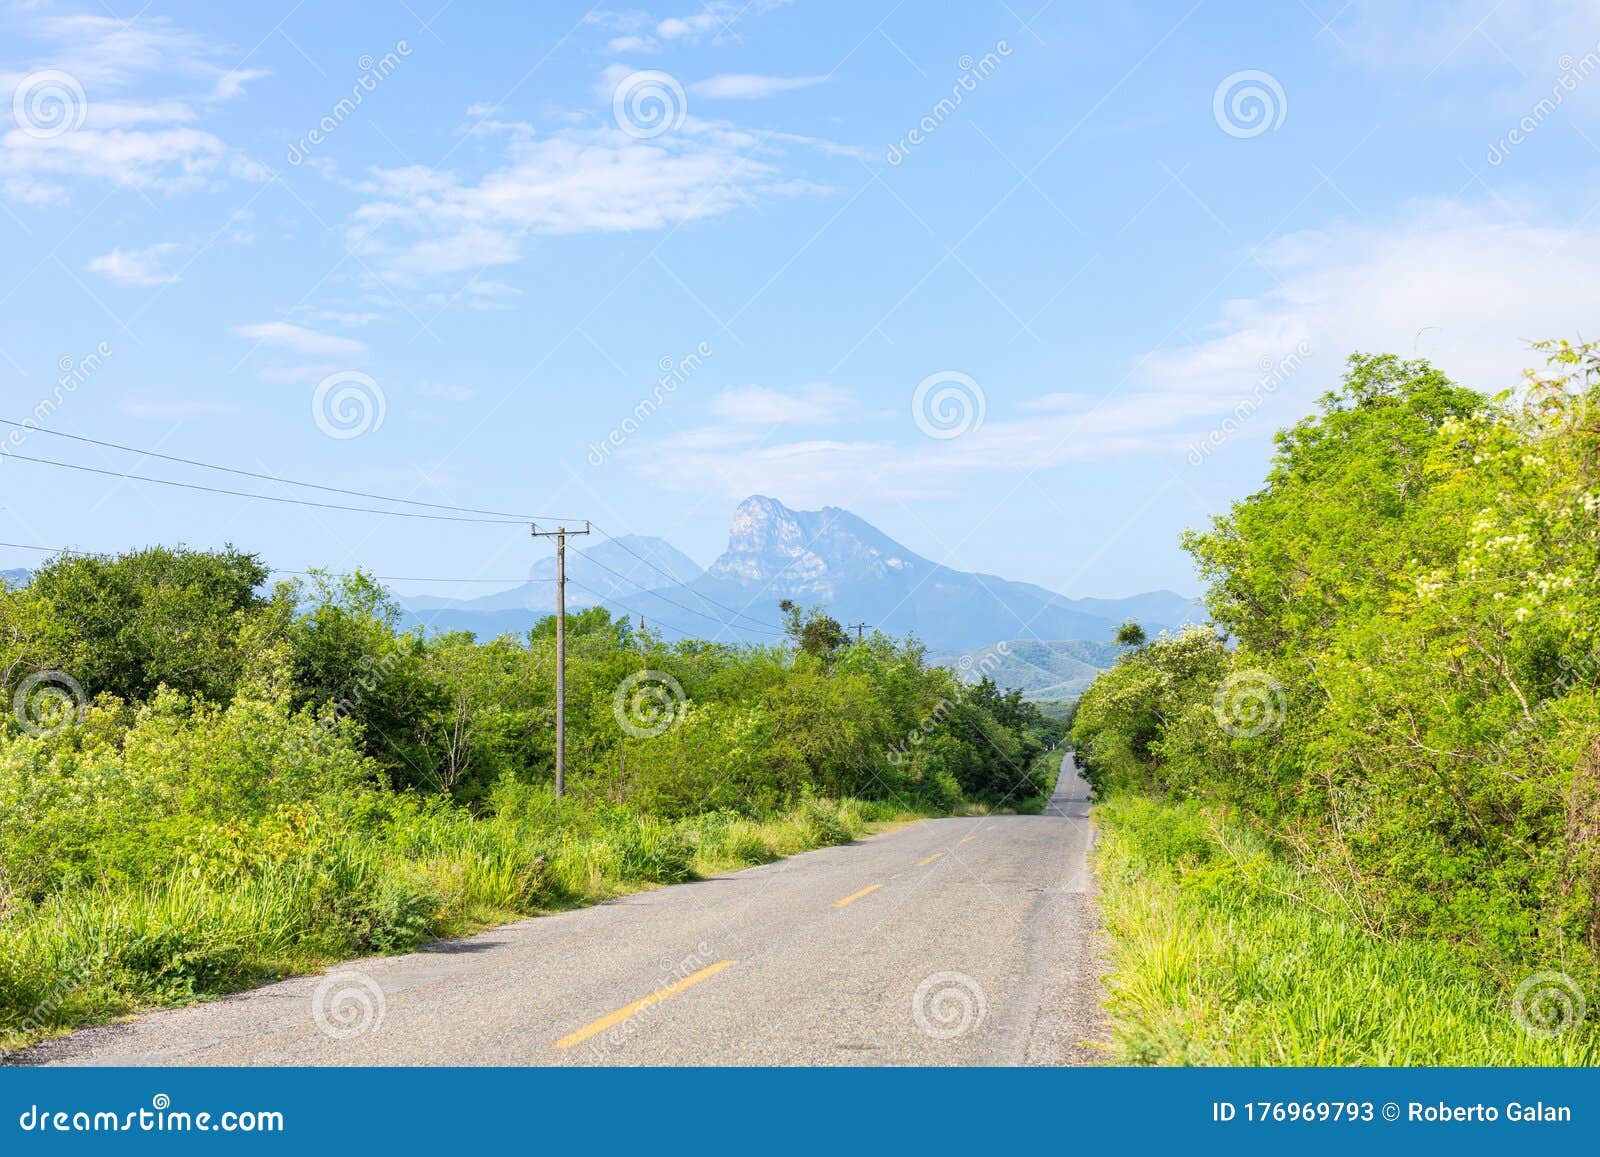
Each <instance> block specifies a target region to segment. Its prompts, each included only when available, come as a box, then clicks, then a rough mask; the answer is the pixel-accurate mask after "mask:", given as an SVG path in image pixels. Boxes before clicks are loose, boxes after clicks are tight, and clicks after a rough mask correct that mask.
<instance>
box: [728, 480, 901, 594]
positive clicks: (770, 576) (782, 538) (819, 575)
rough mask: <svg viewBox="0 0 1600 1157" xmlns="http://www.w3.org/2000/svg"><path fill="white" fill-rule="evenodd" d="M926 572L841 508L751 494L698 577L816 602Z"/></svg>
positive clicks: (888, 540)
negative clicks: (799, 506) (800, 506)
mask: <svg viewBox="0 0 1600 1157" xmlns="http://www.w3.org/2000/svg"><path fill="white" fill-rule="evenodd" d="M931 566H932V564H931V563H929V562H928V560H927V559H924V558H921V557H919V556H918V555H916V554H914V553H912V552H911V551H909V550H907V549H906V548H905V547H903V546H901V545H900V544H899V543H897V542H895V541H894V540H893V539H892V538H890V537H888V535H886V534H884V533H883V532H882V531H880V530H878V529H877V528H876V527H874V526H872V525H871V524H870V523H867V522H864V521H863V520H862V519H860V518H857V517H856V516H855V515H854V514H851V513H850V512H849V511H848V510H841V509H840V508H839V507H837V506H825V507H823V508H822V509H821V510H791V509H789V507H787V506H785V505H784V504H783V503H781V502H779V501H778V500H777V499H776V498H768V497H766V496H765V495H762V494H756V495H752V496H751V497H749V498H746V499H745V500H744V501H743V502H741V503H740V504H739V506H738V509H736V510H735V511H734V513H733V523H732V525H731V526H730V528H729V531H728V549H727V550H726V551H725V552H723V554H722V555H721V556H720V557H719V558H718V559H717V560H716V561H715V562H713V563H712V564H711V566H710V567H709V568H708V570H707V572H706V573H707V574H708V575H709V576H710V577H711V578H713V579H717V580H720V581H724V582H732V583H737V584H738V585H740V586H768V587H770V589H771V590H772V591H774V592H777V593H779V594H781V595H783V596H786V597H787V596H804V597H808V598H813V599H819V600H822V599H828V598H831V597H833V596H834V595H836V594H837V593H839V591H840V590H842V589H844V588H845V587H846V586H848V585H849V584H851V583H857V582H870V581H873V580H876V579H881V578H884V577H885V576H888V575H893V574H900V573H906V572H909V571H912V570H918V569H923V570H924V572H925V568H928V567H931Z"/></svg>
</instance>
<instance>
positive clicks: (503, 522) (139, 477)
mask: <svg viewBox="0 0 1600 1157" xmlns="http://www.w3.org/2000/svg"><path fill="white" fill-rule="evenodd" d="M0 456H3V457H6V458H18V459H20V460H22V461H23V462H37V463H40V464H41V465H44V466H60V467H62V468H63V469H66V470H82V471H84V472H85V473H88V474H103V475H105V476H106V477H108V478H124V479H127V480H129V481H131V482H154V483H156V484H157V485H160V486H177V487H180V488H182V489H184V490H202V491H205V492H206V493H207V494H230V495H232V496H233V497H235V498H255V499H259V500H260V501H262V502H281V503H286V504H288V505H290V506H314V507H317V508H318V509H321V510H348V511H353V512H355V513H357V514H384V515H388V516H389V517H390V518H423V519H428V520H430V521H433V522H482V523H489V524H491V525H494V526H520V525H521V524H522V520H521V519H516V518H469V517H466V516H465V515H458V514H423V513H421V512H419V511H415V510H380V509H378V508H377V507H373V506H343V505H340V504H339V503H336V502H312V501H310V500H309V499H306V498H285V497H283V496H282V495H278V494H254V493H252V492H250V491H248V490H228V489H226V488H224V487H220V486H202V485H200V484H199V483H198V482H177V481H175V480H173V479H171V478H152V477H150V476H149V475H148V474H128V473H124V472H123V471H120V470H102V469H101V468H100V467H98V466H82V465H79V464H78V463H76V462H57V461H56V460H55V459H54V458H34V457H31V456H29V455H27V454H18V453H17V452H16V451H14V450H12V451H8V452H7V453H5V454H4V455H0ZM390 501H394V500H393V499H391V500H390Z"/></svg>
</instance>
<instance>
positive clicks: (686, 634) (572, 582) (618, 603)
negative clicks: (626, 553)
mask: <svg viewBox="0 0 1600 1157" xmlns="http://www.w3.org/2000/svg"><path fill="white" fill-rule="evenodd" d="M567 583H568V584H569V585H571V586H575V587H577V588H578V589H579V590H580V591H585V592H587V593H588V594H591V595H593V596H594V597H595V598H597V599H599V600H600V601H601V602H603V603H611V604H613V605H614V606H618V607H621V608H622V609H623V610H625V611H627V612H628V613H629V614H630V615H638V616H639V618H641V619H643V618H644V617H645V615H644V612H643V611H641V610H639V609H638V608H637V607H630V606H629V605H628V604H627V603H624V602H621V601H619V600H617V599H614V598H612V597H611V596H610V595H603V594H601V593H600V592H599V591H597V590H595V589H594V588H593V587H587V586H584V585H583V584H582V583H581V582H579V581H578V580H577V579H575V578H569V579H567ZM657 625H659V626H661V627H664V628H666V629H667V630H669V631H676V632H677V633H678V634H680V635H682V636H683V637H684V638H686V639H687V638H688V637H689V632H688V631H685V630H684V629H683V628H682V627H674V626H673V625H672V624H671V623H658V624H657Z"/></svg>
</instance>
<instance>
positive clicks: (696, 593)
mask: <svg viewBox="0 0 1600 1157" xmlns="http://www.w3.org/2000/svg"><path fill="white" fill-rule="evenodd" d="M595 529H596V530H598V531H599V532H600V533H601V534H603V535H605V536H606V540H607V541H608V542H611V543H613V544H615V545H616V546H618V547H620V548H621V549H623V550H624V551H626V552H627V553H629V554H631V555H633V557H634V558H636V559H638V560H639V561H640V562H642V563H644V565H645V566H647V567H649V568H650V569H651V570H653V571H655V572H656V573H657V574H658V575H661V576H662V577H664V578H665V579H667V580H668V581H669V582H671V583H674V584H675V585H677V586H680V587H682V588H683V589H684V590H686V591H688V592H689V593H690V594H692V595H694V597H695V598H697V599H699V600H701V601H702V602H706V603H710V604H711V605H712V606H714V607H719V608H721V609H722V610H724V611H727V612H728V613H729V614H730V615H734V616H736V617H737V618H741V619H749V620H750V621H751V622H752V623H759V624H760V625H761V626H763V627H766V628H768V629H775V630H776V631H777V633H778V634H782V633H783V630H782V628H780V627H778V624H776V623H769V622H767V621H766V620H765V619H758V618H756V617H755V616H753V615H747V614H745V613H744V612H743V611H740V610H735V609H734V608H733V607H730V606H728V605H727V604H726V603H719V602H718V601H717V600H716V599H714V598H712V597H711V596H710V595H705V594H701V593H700V592H699V591H697V590H695V589H694V588H693V587H691V586H690V585H689V584H688V583H686V582H684V581H683V580H682V579H680V578H678V577H677V576H676V575H672V574H669V573H667V572H666V571H665V570H663V569H661V568H660V567H658V566H657V565H656V564H655V563H653V562H651V561H650V560H649V559H647V558H645V556H644V555H642V554H640V553H639V552H638V551H636V550H634V549H632V548H631V547H629V546H628V545H627V544H626V543H624V542H622V541H620V540H619V539H618V538H616V536H614V535H613V534H612V533H611V532H610V531H608V530H606V529H605V528H604V527H601V526H599V525H595ZM584 557H585V558H588V559H589V561H590V562H596V560H595V559H593V558H591V557H590V556H589V555H588V554H585V555H584ZM596 565H598V566H605V564H604V563H598V562H596ZM605 569H606V570H611V568H610V567H605ZM611 573H612V574H617V573H618V572H616V571H611ZM623 577H624V578H626V577H627V576H626V575H624V576H623ZM685 609H687V608H685Z"/></svg>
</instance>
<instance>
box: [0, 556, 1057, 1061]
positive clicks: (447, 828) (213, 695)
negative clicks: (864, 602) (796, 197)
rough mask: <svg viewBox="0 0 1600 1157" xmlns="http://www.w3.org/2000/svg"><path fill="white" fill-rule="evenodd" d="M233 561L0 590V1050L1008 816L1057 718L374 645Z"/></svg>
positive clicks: (866, 646) (1030, 784) (375, 590)
mask: <svg viewBox="0 0 1600 1157" xmlns="http://www.w3.org/2000/svg"><path fill="white" fill-rule="evenodd" d="M267 577H268V572H267V571H266V569H265V568H264V566H263V565H262V564H261V563H260V561H259V560H257V559H255V558H254V557H252V556H249V555H245V554H241V553H238V552H234V551H224V552H214V553H200V552H189V551H182V550H176V551H174V550H165V549H151V550H146V551H141V552H137V553H134V554H130V555H125V556H122V557H119V558H82V557H70V558H59V559H56V560H54V561H53V562H51V563H49V564H48V565H46V566H45V567H43V568H42V569H41V570H40V571H39V572H38V573H37V574H36V575H35V576H34V578H33V580H32V582H31V583H29V584H28V585H27V586H26V587H24V588H21V589H18V590H13V591H9V592H6V593H3V594H0V673H3V675H4V678H5V684H4V685H5V689H6V692H7V702H8V704H11V703H13V702H14V703H15V706H16V710H15V711H14V712H8V713H7V714H6V715H5V717H4V719H3V720H0V1048H13V1047H16V1046H18V1045H21V1044H23V1043H26V1042H27V1041H28V1040H31V1039H36V1038H38V1037H40V1036H45V1035H50V1034H52V1033H56V1032H60V1031H63V1030H65V1029H67V1028H70V1027H73V1026H76V1025H80V1024H85V1023H91V1022H96V1021H102V1020H105V1019H108V1018H111V1017H114V1016H116V1015H120V1014H124V1013H127V1012H131V1011H135V1010H138V1009H143V1008H150V1007H157V1006H161V1005H170V1004H180V1003H185V1002H188V1001H192V1000H194V999H197V998H203V997H206V996H211V995H215V994H219V993H223V992H227V991H230V990H234V989H237V988H240V987H244V986H248V985H252V984H256V983H260V982H263V981H266V980H269V979H273V978H276V977H280V976H284V975H287V974H290V973H293V972H297V971H306V970H311V969H315V968H318V967H320V966H323V965H326V964H328V963H331V962H334V961H337V960H340V959H344V958H348V957H351V956H355V955H360V954H365V953H374V952H378V953H383V952H400V951H406V950H409V949H411V948H414V947H415V946H417V945H418V944H419V943H421V942H423V941H424V940H427V939H430V938H434V937H439V936H447V935H454V934H459V933H463V932H467V931H471V930H474V929H477V928H481V927H484V926H486V925H488V924H491V923H494V922H498V921H504V920H509V919H513V918H516V917H519V916H522V915H527V914H533V913H542V912H548V911H552V910H556V909H560V908H564V907H570V906H573V905H578V904H584V903H591V902H594V901H596V900H599V899H603V898H606V897H609V896H613V895H617V894H619V893H621V892H625V891H628V890H632V889H637V888H640V887H647V886H651V885H656V884H665V883H673V882H676V881H681V880H688V879H692V878H695V877H696V876H700V875H705V874H710V873H714V872H719V871H726V870H730V869H733V868H738V867H743V866H747V865H751V864H759V863H765V862H768V861H771V860H774V859H777V858H779V857H781V856H785V855H790V854H793V853H795V852H799V851H803V850H806V849H808V848H814V847H819V846H823V845H827V844H833V843H840V842H845V841H848V840H850V839H853V838H855V837H856V836H858V835H860V834H862V833H863V832H865V831H868V830H870V829H873V828H875V827H878V826H881V825H884V824H888V823H893V822H897V821H901V820H905V819H909V818H914V817H917V816H921V815H936V814H949V813H951V812H956V811H970V810H977V811H981V810H986V809H992V808H1008V809H1018V808H1026V807H1030V806H1034V807H1036V806H1038V804H1039V802H1040V799H1041V797H1042V796H1043V795H1045V794H1046V793H1047V792H1048V790H1049V783H1050V780H1051V779H1052V777H1053V769H1052V768H1051V767H1050V766H1049V763H1050V761H1049V759H1048V758H1047V749H1048V748H1049V747H1050V746H1051V745H1052V744H1053V743H1054V742H1055V740H1056V739H1058V738H1059V736H1060V727H1059V725H1055V724H1052V723H1050V722H1049V721H1047V720H1045V719H1044V717H1043V716H1041V715H1040V714H1039V713H1038V712H1037V711H1036V710H1035V709H1034V708H1033V707H1032V706H1031V705H1029V704H1027V703H1025V702H1023V701H1022V700H1021V698H1020V696H1019V695H1016V694H1005V693H1002V692H1001V691H999V690H998V689H997V688H996V687H995V686H994V685H993V684H992V683H988V682H984V683H980V684H978V685H976V686H971V687H967V686H963V685H962V684H961V683H959V682H958V681H957V680H956V679H955V677H954V676H953V675H952V673H951V672H949V671H948V670H946V669H944V668H940V667H930V666H929V665H928V664H927V662H926V660H925V657H924V654H923V651H922V649H921V647H920V645H918V644H915V643H913V642H906V641H896V640H893V639H889V638H886V637H884V636H882V635H877V636H874V637H872V638H869V639H866V640H864V641H862V642H860V643H859V644H856V643H853V642H852V641H850V640H849V639H847V637H846V635H845V632H844V631H843V630H842V629H837V628H838V624H836V623H834V622H833V620H831V619H829V618H828V617H827V616H826V615H825V614H823V613H822V612H821V611H819V610H815V609H813V610H810V611H802V610H801V609H800V608H790V609H788V610H787V612H786V613H787V615H788V620H789V626H790V634H791V644H790V645H787V646H773V647H749V646H729V645H722V644H717V643H711V642H705V641H699V640H683V641H679V642H674V643H668V642H666V641H664V640H662V639H661V638H659V637H657V636H656V635H654V634H651V633H645V632H637V631H634V630H632V629H630V626H629V624H628V623H626V622H624V621H621V620H617V619H613V618H612V617H611V616H610V615H608V614H607V613H606V612H605V611H604V610H600V609H595V610H588V611H585V612H583V613H581V614H579V615H575V616H571V617H570V618H569V622H568V632H569V635H568V647H569V658H568V671H567V693H568V794H567V795H566V797H565V798H563V799H560V800H557V799H556V798H555V796H554V793H553V790H552V786H551V785H552V778H553V752H554V739H553V733H552V726H553V681H554V638H553V636H554V631H553V622H551V621H548V620H547V621H545V622H543V623H541V624H540V625H539V626H538V627H536V628H535V629H534V630H533V631H532V632H530V633H529V634H528V635H527V636H526V637H504V638H500V639H495V640H492V641H487V642H478V641H476V640H474V639H473V638H471V637H470V636H467V635H464V634H453V635H445V636H440V637H427V638H424V637H420V636H418V635H415V634H411V633H407V632H404V631H401V630H399V629H397V626H396V623H397V619H398V616H397V611H396V608H395V607H394V605H393V604H392V602H391V601H390V599H389V598H388V596H387V595H386V593H385V592H384V591H383V590H382V589H381V588H380V587H379V586H377V585H376V584H375V583H373V582H371V581H370V580H368V579H366V578H364V577H361V576H355V577H350V578H334V577H322V578H317V579H314V580H313V581H311V582H310V583H309V584H300V583H287V584H280V585H278V586H276V587H272V588H270V589H269V588H268V587H267V586H266V580H267Z"/></svg>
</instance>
